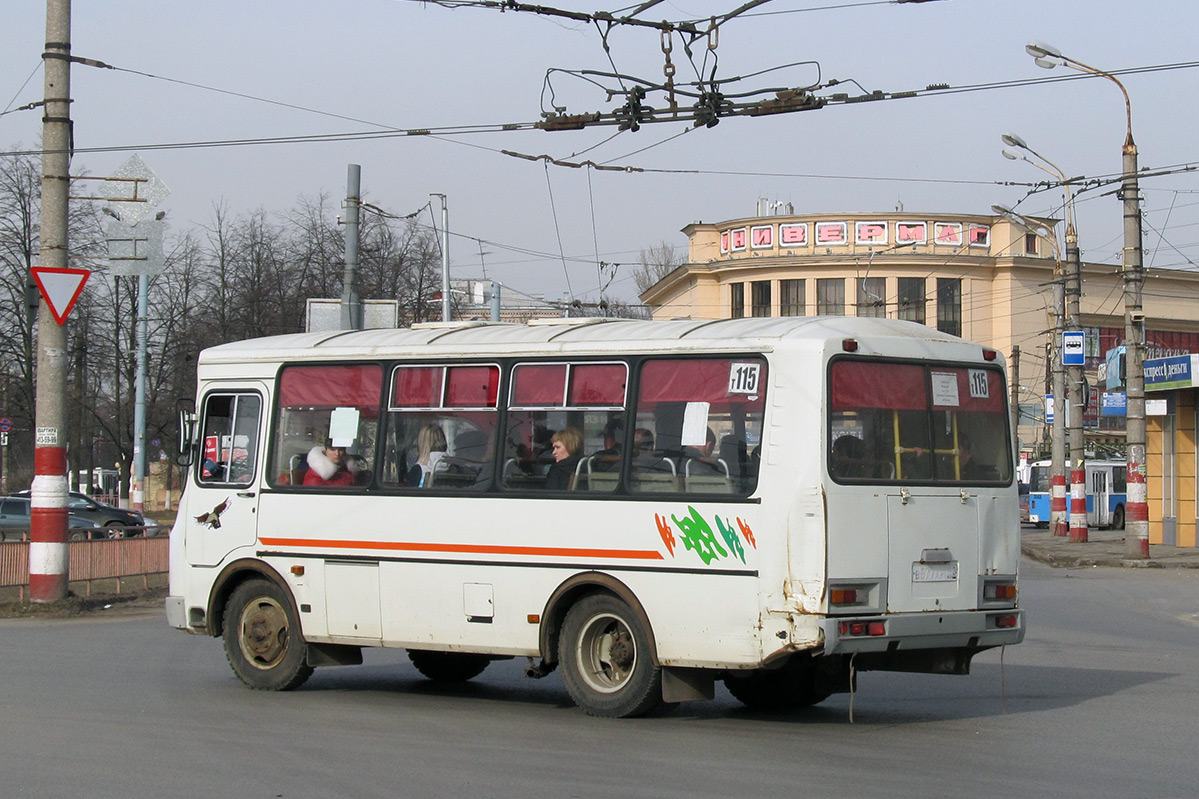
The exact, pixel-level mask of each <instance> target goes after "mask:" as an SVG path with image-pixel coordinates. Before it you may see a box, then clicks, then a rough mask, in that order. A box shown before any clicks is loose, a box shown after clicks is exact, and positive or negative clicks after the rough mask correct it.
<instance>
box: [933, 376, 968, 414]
mask: <svg viewBox="0 0 1199 799" xmlns="http://www.w3.org/2000/svg"><path fill="white" fill-rule="evenodd" d="M932 382H933V405H937V406H939V407H942V408H956V407H957V406H959V405H961V402H959V401H958V376H957V374H956V373H955V372H933V373H932Z"/></svg>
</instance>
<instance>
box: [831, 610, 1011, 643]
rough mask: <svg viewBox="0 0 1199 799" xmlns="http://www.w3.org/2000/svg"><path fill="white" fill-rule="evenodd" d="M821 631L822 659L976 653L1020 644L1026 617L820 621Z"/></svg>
mask: <svg viewBox="0 0 1199 799" xmlns="http://www.w3.org/2000/svg"><path fill="white" fill-rule="evenodd" d="M879 625H881V627H880V626H879ZM820 628H821V630H822V631H823V633H824V652H823V654H825V655H842V654H844V655H849V654H855V653H858V652H863V653H865V652H915V651H921V650H924V651H927V650H942V651H944V650H969V651H974V652H978V651H981V650H983V649H991V648H992V647H997V646H1005V645H1007V644H1018V643H1020V642H1021V641H1023V640H1024V612H1023V611H1021V610H1017V609H1014V608H1009V609H1003V610H969V611H953V612H945V613H910V614H901V615H890V616H863V617H832V618H824V619H822V620H821V622H820Z"/></svg>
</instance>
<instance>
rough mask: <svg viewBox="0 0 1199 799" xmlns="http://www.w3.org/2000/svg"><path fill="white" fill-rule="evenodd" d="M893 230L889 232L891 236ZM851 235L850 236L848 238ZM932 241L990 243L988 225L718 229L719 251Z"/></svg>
mask: <svg viewBox="0 0 1199 799" xmlns="http://www.w3.org/2000/svg"><path fill="white" fill-rule="evenodd" d="M892 234H893V236H892ZM851 236H852V238H851ZM892 237H893V238H894V241H895V246H903V245H905V244H928V243H929V242H930V241H931V243H932V244H935V245H940V246H944V247H962V246H966V245H969V246H971V247H990V246H991V228H990V226H989V225H963V224H962V223H961V222H916V221H913V222H888V221H886V220H869V219H866V220H859V221H856V222H852V223H851V222H848V221H840V220H838V221H827V222H779V223H777V224H774V223H772V224H766V225H749V226H745V227H737V228H731V229H729V230H722V231H721V232H720V252H721V254H722V255H724V254H727V253H730V252H745V251H746V250H765V249H773V248H774V247H776V246H777V247H780V248H784V249H785V248H788V247H808V246H813V247H829V246H844V245H848V244H851V243H853V244H859V245H869V246H872V247H873V246H883V245H888V244H890V243H891V239H892Z"/></svg>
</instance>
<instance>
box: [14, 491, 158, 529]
mask: <svg viewBox="0 0 1199 799" xmlns="http://www.w3.org/2000/svg"><path fill="white" fill-rule="evenodd" d="M13 496H15V497H26V498H28V497H29V490H28V489H26V490H24V491H18V492H16V493H15V494H13ZM67 513H69V514H71V515H72V516H77V517H79V518H80V519H88V520H90V521H93V522H95V523H96V524H98V525H100V526H101V527H103V528H105V529H106V530H108V531H109V532H110V533H111V535H109V536H107V537H108V538H126V537H128V536H134V535H141V534H142V532H143V531H144V530H145V529H146V519H145V517H144V516H142V514H140V513H138V512H137V511H135V510H127V509H126V508H118V507H116V506H115V505H108V504H106V503H103V502H101V501H100V500H98V499H94V498H93V497H89V496H88V495H87V494H84V493H83V492H81V491H71V492H68V495H67ZM101 537H104V536H101Z"/></svg>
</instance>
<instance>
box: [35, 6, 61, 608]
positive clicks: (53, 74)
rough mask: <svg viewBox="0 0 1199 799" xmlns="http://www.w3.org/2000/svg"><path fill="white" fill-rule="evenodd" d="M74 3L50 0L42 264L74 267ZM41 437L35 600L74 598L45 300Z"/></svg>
mask: <svg viewBox="0 0 1199 799" xmlns="http://www.w3.org/2000/svg"><path fill="white" fill-rule="evenodd" d="M70 54H71V0H46V51H45V52H44V53H43V54H42V58H43V61H44V66H43V72H44V74H45V100H46V104H45V116H43V117H42V218H41V248H40V252H39V260H40V262H41V264H40V265H41V266H45V267H52V268H58V269H65V268H67V265H68V261H67V246H68V242H67V202H68V191H69V189H70V184H71V175H70V168H71V154H70V149H71V103H70V98H71V62H70V61H69V60H68V59H69V57H70ZM37 332H38V338H37V398H36V401H35V413H36V423H35V427H36V436H35V444H36V448H35V449H34V455H33V464H34V466H33V468H34V477H33V486H32V491H31V502H30V505H31V518H30V522H29V526H30V531H29V532H30V536H29V538H30V543H29V597H30V599H32V600H33V601H34V602H54V601H56V600H59V599H63V598H64V597H66V595H67V573H68V549H67V448H66V442H67V437H66V394H67V391H66V388H67V372H66V368H67V362H66V356H67V329H66V327H64V326H62V325H59V324H58V323H57V322H55V321H54V316H53V314H51V313H50V308H49V306H48V305H47V303H46V301H45V298H43V299H42V300H41V304H40V305H39V308H38V331H37Z"/></svg>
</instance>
